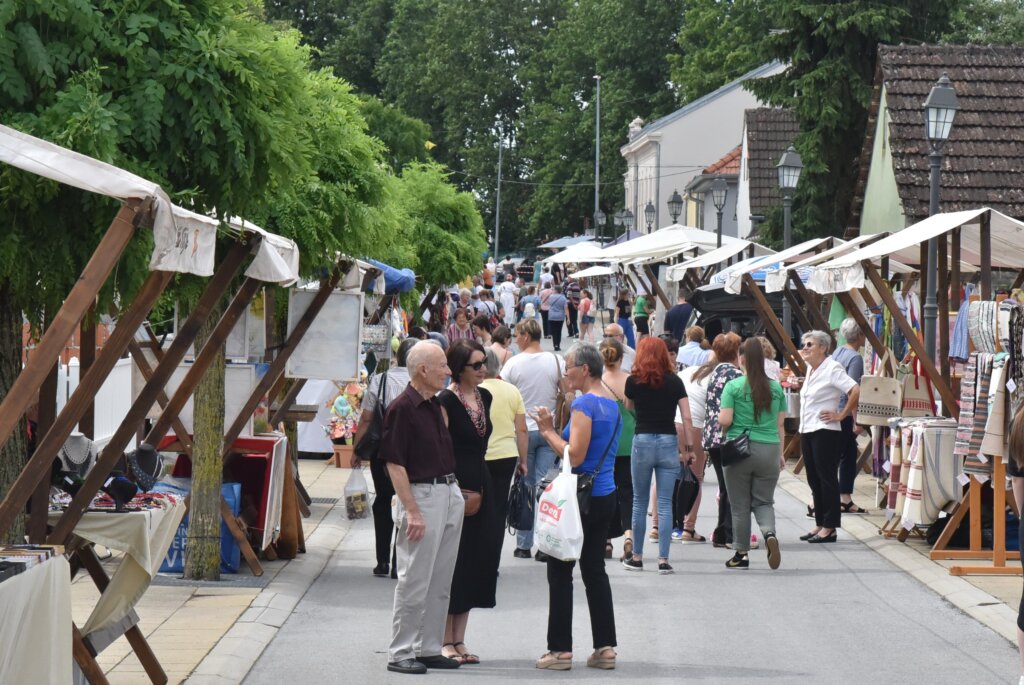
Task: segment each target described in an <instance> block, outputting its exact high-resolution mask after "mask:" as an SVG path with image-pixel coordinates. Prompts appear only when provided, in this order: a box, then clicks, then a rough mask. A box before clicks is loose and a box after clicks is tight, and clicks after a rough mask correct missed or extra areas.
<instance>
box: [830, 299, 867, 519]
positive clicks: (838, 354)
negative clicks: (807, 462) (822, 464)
mask: <svg viewBox="0 0 1024 685" xmlns="http://www.w3.org/2000/svg"><path fill="white" fill-rule="evenodd" d="M839 333H840V335H842V336H843V338H845V339H846V344H845V345H841V346H839V347H837V348H836V351H835V352H833V353H832V358H833V359H835V360H836V361H837V362H839V363H840V364H842V365H843V371H845V372H846V375H847V376H849V377H850V378H852V379H853V380H855V381H857V383H858V384H860V379H861V377H862V376H863V375H864V357H862V356H861V355H860V348H861V347H863V346H864V331H862V330H861V329H860V326H858V325H857V322H856V321H854V320H853V319H844V320H843V323H841V324H840V325H839ZM846 401H847V398H846V395H843V397H842V398H841V399H840V400H839V409H840V410H842V409H843V408H844V407H846ZM839 425H840V426H841V427H842V430H841V431H840V433H841V434H842V438H841V440H842V446H841V448H840V451H839V508H840V509H841V510H842V512H843V513H844V514H866V513H868V511H867V509H864V508H862V507H859V506H857V505H856V504H854V502H853V482H854V481H855V480H856V479H857V457H858V454H857V452H858V450H857V432H858V431H859V430H860V429H859V428H857V427H856V425H854V422H853V416H847V417H846V418H845V419H843V420H842V421H841V422H840V424H839Z"/></svg>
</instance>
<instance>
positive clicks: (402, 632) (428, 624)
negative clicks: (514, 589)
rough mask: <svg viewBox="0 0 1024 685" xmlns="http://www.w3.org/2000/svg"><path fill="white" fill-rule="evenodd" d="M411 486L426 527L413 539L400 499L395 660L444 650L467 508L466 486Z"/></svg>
mask: <svg viewBox="0 0 1024 685" xmlns="http://www.w3.org/2000/svg"><path fill="white" fill-rule="evenodd" d="M410 487H411V488H412V494H413V497H415V498H416V504H417V505H418V506H419V509H420V515H421V516H422V517H423V522H424V523H425V524H426V527H427V530H426V533H425V534H424V536H423V539H422V540H420V541H419V542H409V539H408V538H407V537H406V534H405V522H406V510H405V507H404V506H402V503H401V502H399V503H398V517H397V518H396V519H395V525H397V526H398V542H397V548H398V560H397V562H398V585H397V587H395V608H394V618H393V621H392V634H391V646H390V647H389V648H388V658H389V661H390V662H391V663H394V662H396V661H402V660H403V659H414V658H416V657H417V656H436V655H438V654H440V653H441V643H442V642H443V641H444V624H445V620H446V619H447V617H448V599H449V596H450V595H451V589H452V574H453V573H454V572H455V559H456V557H457V556H458V554H459V539H460V538H461V537H462V518H463V515H464V512H465V503H464V500H463V498H462V490H460V489H459V486H458V484H456V483H452V484H451V485H432V484H423V483H414V484H413V485H411V486H410Z"/></svg>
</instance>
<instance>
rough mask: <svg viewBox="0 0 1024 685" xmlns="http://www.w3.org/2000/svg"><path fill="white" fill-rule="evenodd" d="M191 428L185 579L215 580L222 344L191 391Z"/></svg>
mask: <svg viewBox="0 0 1024 685" xmlns="http://www.w3.org/2000/svg"><path fill="white" fill-rule="evenodd" d="M224 309H225V302H224V300H221V302H220V303H219V304H218V305H217V307H216V308H215V310H214V311H212V312H210V316H208V317H207V318H206V320H205V321H204V322H203V325H202V327H201V328H200V329H199V334H198V336H197V337H196V343H195V349H196V350H197V354H198V350H200V349H202V346H203V344H204V343H205V342H206V340H207V339H208V338H209V337H210V334H211V333H213V329H214V328H215V327H216V326H217V322H218V321H219V320H220V317H221V315H222V314H223V313H224ZM193 399H194V402H193V410H192V424H193V429H192V430H193V432H194V433H195V435H194V436H193V441H194V442H193V446H192V499H191V502H190V504H189V511H188V516H189V520H188V545H187V547H186V550H185V578H189V579H191V580H220V521H221V518H220V486H221V473H222V468H223V465H222V462H221V458H220V453H221V445H222V443H223V439H224V346H223V345H222V346H221V349H220V352H219V354H218V355H217V358H216V359H214V361H213V363H212V364H211V365H210V368H209V370H207V372H206V374H204V375H203V378H202V380H200V381H199V385H198V386H197V387H196V392H195V397H194V398H193Z"/></svg>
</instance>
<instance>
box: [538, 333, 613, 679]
mask: <svg viewBox="0 0 1024 685" xmlns="http://www.w3.org/2000/svg"><path fill="white" fill-rule="evenodd" d="M565 362H566V363H565V375H566V380H567V381H568V383H569V388H570V389H571V390H574V391H579V392H580V393H581V394H580V396H579V397H577V398H576V399H575V400H574V401H573V403H572V414H571V417H570V419H569V423H568V425H566V427H565V429H564V430H562V431H561V432H558V431H557V430H555V428H554V426H553V425H552V423H551V412H550V411H548V409H547V407H540V408H539V409H538V410H537V411H536V412H535V414H534V420H535V421H536V422H537V425H538V426H539V428H540V433H541V435H542V436H543V438H544V440H545V441H546V442H547V444H548V447H549V448H550V449H552V450H553V451H555V452H557V453H558V454H563V453H564V452H565V448H566V447H568V448H569V461H570V463H571V464H572V466H573V472H575V473H595V472H596V473H597V475H596V477H595V478H594V488H593V491H592V498H591V501H590V511H589V512H587V514H586V515H584V516H583V550H582V552H581V553H580V574H581V575H582V576H583V585H584V586H585V587H586V589H587V606H588V608H589V609H590V628H591V633H592V636H593V644H594V652H593V653H592V654H591V655H590V657H589V658H588V659H587V666H589V667H591V668H600V669H613V668H615V659H616V654H615V646H616V644H617V640H616V637H615V607H614V605H613V603H612V588H611V585H610V584H609V582H608V574H607V573H606V572H605V568H604V547H605V538H606V536H607V533H608V526H609V524H610V523H611V520H612V517H613V516H614V515H615V477H614V469H612V468H611V464H610V463H609V459H610V458H611V457H608V456H607V455H614V454H615V450H616V446H617V444H618V440H619V434H620V432H621V430H622V420H621V418H620V417H619V408H618V406H617V405H616V403H615V399H614V398H613V397H612V396H611V394H610V393H609V392H608V389H607V388H606V387H604V384H603V383H602V382H601V373H602V370H603V364H602V361H601V353H600V352H598V350H597V347H595V346H594V345H591V344H589V343H577V344H575V345H573V346H572V348H571V349H570V350H569V352H568V353H567V354H566V356H565ZM602 458H604V459H605V461H604V463H603V464H602V465H601V469H600V470H597V466H598V464H599V463H600V462H601V459H602ZM575 566H576V562H575V561H560V560H558V559H554V558H548V569H547V571H548V635H547V638H548V639H547V642H548V651H547V652H545V654H544V655H543V656H542V657H541V658H540V659H538V660H537V663H536V666H537V668H543V669H550V670H555V671H567V670H569V669H570V668H572V608H573V602H572V595H573V590H572V570H573V568H574V567H575Z"/></svg>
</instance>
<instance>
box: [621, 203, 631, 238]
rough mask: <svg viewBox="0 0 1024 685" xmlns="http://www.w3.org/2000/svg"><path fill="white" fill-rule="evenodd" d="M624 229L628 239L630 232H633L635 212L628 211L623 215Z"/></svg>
mask: <svg viewBox="0 0 1024 685" xmlns="http://www.w3.org/2000/svg"><path fill="white" fill-rule="evenodd" d="M622 227H623V229H624V231H625V235H626V238H627V239H628V238H629V232H630V231H632V230H633V212H631V211H630V210H628V209H627V210H626V211H624V212H623V213H622Z"/></svg>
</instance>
